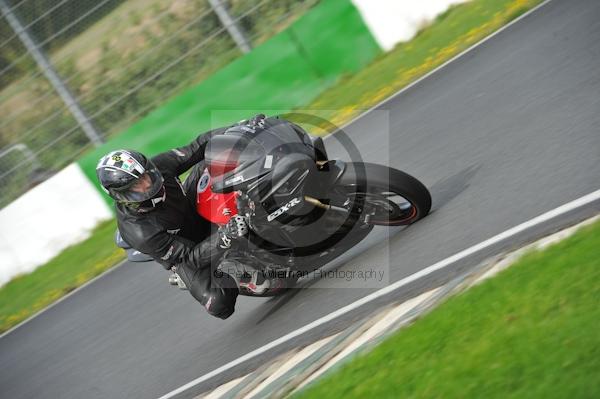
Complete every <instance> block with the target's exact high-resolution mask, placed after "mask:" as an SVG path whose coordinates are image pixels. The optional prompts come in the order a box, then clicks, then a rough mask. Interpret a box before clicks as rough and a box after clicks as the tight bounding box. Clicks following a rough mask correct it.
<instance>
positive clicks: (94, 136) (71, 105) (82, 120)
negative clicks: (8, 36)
mask: <svg viewBox="0 0 600 399" xmlns="http://www.w3.org/2000/svg"><path fill="white" fill-rule="evenodd" d="M0 10H1V11H2V14H3V15H4V17H5V18H6V20H7V22H8V24H9V25H10V27H11V28H12V29H13V30H14V31H15V34H17V36H18V37H19V39H20V40H21V42H23V45H24V46H25V48H26V49H27V51H28V52H29V54H30V55H31V56H32V57H33V59H34V60H35V62H36V63H37V65H38V67H39V68H40V69H41V70H42V73H43V74H44V76H46V79H48V81H49V82H50V84H51V85H52V87H54V90H56V92H57V93H58V95H59V96H60V98H61V99H62V100H63V102H64V103H65V104H66V106H67V108H68V109H69V111H70V112H71V114H73V117H75V120H76V121H77V123H78V124H79V126H81V129H82V130H83V132H84V133H85V135H86V136H87V137H88V138H89V139H90V141H91V142H92V143H93V144H94V145H96V146H99V145H100V144H102V143H103V140H102V138H101V137H100V135H99V134H98V132H97V131H96V129H95V128H94V126H93V125H92V123H91V121H90V120H89V118H88V117H87V115H86V114H85V112H84V111H83V109H81V107H80V106H79V103H78V102H77V100H76V99H75V97H74V96H73V94H71V92H70V91H69V89H68V88H67V87H66V85H65V84H64V82H63V81H62V80H61V78H60V77H59V76H58V73H56V71H55V70H54V68H53V67H52V64H51V63H50V60H49V59H48V58H47V57H46V56H45V54H44V53H43V52H42V50H41V49H40V48H39V47H38V46H37V45H36V43H35V41H34V39H33V37H31V36H30V35H29V33H28V32H27V29H26V28H25V27H24V26H23V25H22V24H21V21H19V18H18V17H17V16H16V15H15V14H14V13H13V11H12V9H11V8H10V7H9V6H8V4H6V2H5V1H4V0H0Z"/></svg>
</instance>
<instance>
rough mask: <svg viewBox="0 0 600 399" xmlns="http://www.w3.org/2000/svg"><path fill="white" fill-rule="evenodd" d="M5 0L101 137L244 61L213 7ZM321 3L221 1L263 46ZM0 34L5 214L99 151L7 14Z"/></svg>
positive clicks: (185, 1) (189, 2)
mask: <svg viewBox="0 0 600 399" xmlns="http://www.w3.org/2000/svg"><path fill="white" fill-rule="evenodd" d="M0 1H3V3H4V4H5V5H6V6H8V7H9V8H10V11H11V12H12V14H13V15H14V16H16V17H17V18H18V19H19V21H20V23H21V25H22V27H23V28H24V30H26V32H27V33H28V34H29V35H30V36H31V37H32V38H33V39H34V40H35V42H36V45H37V47H38V48H39V49H41V50H43V52H44V53H45V55H46V57H47V58H48V60H49V61H50V63H51V64H52V65H53V67H54V69H55V70H56V72H57V74H58V75H59V76H60V77H61V79H62V81H63V82H64V83H65V85H66V86H67V87H68V89H69V91H70V92H71V93H72V95H73V97H74V98H75V99H76V100H77V102H78V103H79V104H80V106H81V108H82V109H83V111H84V112H85V113H86V114H87V116H88V117H89V118H90V120H91V123H92V124H93V125H94V127H95V128H96V130H97V131H98V132H99V134H100V136H101V137H102V139H104V140H106V139H107V138H109V137H110V136H111V135H114V134H116V133H118V132H120V131H122V130H123V129H124V128H126V127H127V126H129V125H131V124H132V123H134V122H135V121H136V120H138V119H139V118H141V117H143V116H144V115H146V114H147V113H148V112H150V111H151V110H152V109H154V108H156V107H157V106H158V105H160V104H161V103H163V102H164V101H165V100H166V99H168V98H169V97H171V96H173V95H174V94H176V93H178V92H180V91H182V90H183V89H185V88H186V87H188V86H190V85H192V84H194V83H197V82H199V81H201V80H202V79H203V78H205V77H207V76H209V75H210V74H211V73H213V72H215V71H216V70H218V69H219V68H221V67H223V66H224V65H226V64H227V63H229V62H231V61H232V60H233V59H235V58H237V57H239V56H241V55H242V53H241V51H240V50H239V49H238V47H237V46H236V44H235V42H234V41H233V40H232V38H231V37H230V35H229V33H228V31H227V29H226V28H225V27H224V26H223V25H222V24H221V22H220V20H219V18H218V17H217V15H216V14H215V13H214V11H213V10H212V8H211V6H210V5H209V3H208V1H207V0H10V1H9V0H0ZM318 1H319V0H257V1H245V0H230V1H223V2H222V3H223V5H224V6H225V7H226V9H227V10H228V11H229V13H230V15H231V17H232V18H233V19H234V21H235V22H236V24H237V25H238V26H239V27H240V28H241V30H242V32H243V33H244V34H245V36H246V37H247V39H248V41H249V42H250V44H251V45H252V46H256V45H258V44H260V43H261V42H263V41H265V40H266V39H268V38H269V37H271V36H272V35H274V34H276V33H278V32H279V31H281V30H283V29H285V28H286V27H287V26H288V25H289V24H290V23H291V22H293V20H295V18H297V17H298V16H299V15H301V14H303V13H304V12H306V11H307V10H308V9H309V8H310V7H312V6H314V5H315V4H316V3H317V2H318ZM0 32H1V33H2V35H1V39H0V114H1V115H2V119H1V120H0V186H2V187H3V188H4V190H3V191H2V192H1V193H0V207H3V206H5V205H6V204H8V203H9V202H10V201H12V200H14V199H15V198H16V197H18V196H19V195H20V194H22V193H23V192H25V191H26V190H27V189H28V188H30V187H31V186H32V185H34V184H36V183H38V182H40V181H42V180H43V179H44V178H47V177H48V176H50V175H51V174H52V173H53V172H56V171H57V170H59V169H60V168H62V167H64V166H66V165H67V164H68V163H70V162H72V161H73V160H74V159H76V158H77V157H78V156H79V155H81V153H83V152H84V151H86V150H87V149H88V148H90V146H92V144H91V143H90V141H89V139H88V137H87V136H86V135H85V134H84V132H83V130H82V129H81V128H80V127H79V125H78V124H77V122H76V121H75V119H74V118H73V116H72V115H71V113H70V112H69V110H68V109H67V107H66V106H65V105H64V102H63V101H62V100H61V98H60V97H59V96H58V94H57V92H56V91H55V90H54V88H53V87H52V85H51V84H50V83H49V81H48V80H47V79H46V77H45V76H44V73H43V72H42V71H41V70H40V68H38V66H37V65H36V63H35V62H34V60H33V58H32V57H31V55H30V54H29V52H28V51H27V49H26V48H25V46H24V45H23V44H22V42H21V40H20V38H19V36H18V35H17V32H15V31H14V29H12V27H11V26H10V25H9V24H8V22H7V20H6V18H5V17H4V16H3V18H1V19H0ZM15 145H17V146H18V147H19V148H21V149H22V148H25V152H23V151H21V150H19V149H16V150H15V149H12V147H13V146H15Z"/></svg>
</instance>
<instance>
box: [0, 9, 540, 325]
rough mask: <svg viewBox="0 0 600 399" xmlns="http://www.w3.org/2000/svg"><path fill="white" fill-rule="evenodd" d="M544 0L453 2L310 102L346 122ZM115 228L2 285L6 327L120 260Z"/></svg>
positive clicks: (1, 314)
mask: <svg viewBox="0 0 600 399" xmlns="http://www.w3.org/2000/svg"><path fill="white" fill-rule="evenodd" d="M539 2H540V0H472V1H470V2H468V3H465V4H461V5H459V6H456V7H453V8H451V9H450V10H448V11H447V12H446V13H444V14H443V15H441V16H440V17H438V18H437V19H436V20H435V21H434V22H433V23H432V24H431V25H430V26H429V27H427V28H424V29H423V30H422V31H421V32H420V33H419V34H418V35H417V36H416V37H415V38H414V39H413V40H411V41H410V42H408V43H404V44H400V45H398V46H397V47H396V48H395V49H394V50H392V51H391V52H388V53H386V54H384V55H382V56H381V57H379V58H378V59H377V60H375V61H374V62H373V63H371V64H370V65H369V66H368V67H366V68H365V69H364V70H363V71H361V72H359V73H356V74H354V75H352V76H347V77H345V78H344V79H342V80H341V81H340V82H339V83H338V84H337V85H335V86H334V87H333V88H331V89H329V90H328V91H326V92H325V93H324V94H322V95H321V96H320V97H319V98H317V99H316V100H315V101H313V102H312V103H311V104H308V105H307V106H306V107H305V108H306V109H322V110H326V111H324V114H320V115H319V116H321V117H327V118H329V119H330V120H331V121H333V122H334V123H335V124H337V125H342V124H343V123H344V122H347V121H349V120H350V119H351V118H352V117H354V116H356V115H357V114H358V113H359V112H360V111H361V110H363V109H366V108H369V107H371V106H372V105H374V104H376V103H377V102H379V101H381V100H382V99H384V98H386V97H387V96H389V95H391V94H393V93H394V92H396V91H397V90H399V89H401V88H402V87H404V86H406V85H407V84H409V83H410V82H412V81H414V80H415V79H418V78H419V77H420V76H422V75H424V74H425V73H427V72H429V71H430V70H432V69H433V68H435V67H436V66H438V65H440V64H442V63H443V62H445V61H447V60H448V59H450V58H451V57H453V56H454V55H456V54H458V53H459V52H460V51H462V50H463V49H465V48H467V47H469V46H470V45H472V44H473V43H476V42H477V41H479V40H481V39H482V38H484V37H485V36H487V35H488V34H490V33H491V32H493V31H495V30H497V29H498V28H500V27H501V26H503V25H505V24H506V23H508V22H509V21H511V20H512V19H514V18H516V17H517V16H519V15H521V14H522V13H523V12H525V11H527V10H528V9H530V8H532V7H533V6H535V5H536V4H538V3H539ZM330 110H335V111H330ZM298 122H302V121H298ZM113 231H114V230H113V229H112V228H109V224H105V225H103V226H101V227H99V228H98V229H97V230H96V231H94V233H93V234H92V236H91V237H90V238H89V239H88V240H87V241H85V242H84V243H82V244H79V245H76V246H73V247H72V248H69V249H68V250H67V251H65V252H64V253H63V254H61V255H59V256H58V257H57V258H56V259H53V260H52V261H51V262H49V263H48V264H47V265H44V266H42V267H40V268H39V269H38V270H36V272H34V273H32V274H30V275H26V276H22V277H19V278H18V279H16V280H14V281H12V282H11V283H9V284H8V285H6V286H4V287H2V288H1V289H0V299H1V301H0V304H1V305H0V330H6V329H7V328H10V326H12V325H15V324H17V323H18V322H20V321H21V320H24V319H25V318H27V317H29V316H30V315H32V314H33V313H35V312H36V311H38V310H39V309H41V308H43V307H44V306H46V305H48V304H50V303H51V302H53V301H54V300H56V299H58V298H59V297H61V296H62V295H64V294H65V293H67V292H69V291H70V290H72V289H74V288H75V287H76V286H77V285H80V284H83V283H84V282H85V281H87V280H88V279H90V278H92V277H93V276H95V275H97V274H98V273H100V272H101V271H103V270H106V269H107V268H109V267H110V266H111V264H114V263H116V262H117V261H118V260H120V259H121V257H122V256H123V255H122V251H119V250H116V249H115V248H114V246H113V245H112V234H113ZM82 259H83V260H84V261H82ZM38 271H39V274H38ZM75 276H76V277H75ZM51 277H52V278H51ZM21 290H23V291H24V292H21Z"/></svg>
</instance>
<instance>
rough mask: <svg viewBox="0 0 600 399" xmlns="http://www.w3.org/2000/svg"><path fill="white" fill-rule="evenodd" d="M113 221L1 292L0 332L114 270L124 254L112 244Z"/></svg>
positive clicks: (114, 225) (15, 279)
mask: <svg viewBox="0 0 600 399" xmlns="http://www.w3.org/2000/svg"><path fill="white" fill-rule="evenodd" d="M115 229H116V223H115V222H114V221H112V220H111V221H108V222H105V223H102V224H101V225H99V226H98V227H97V228H96V229H95V230H94V231H93V233H92V235H91V236H90V237H89V238H88V239H87V240H85V241H84V242H82V243H80V244H77V245H74V246H72V247H69V248H67V249H65V250H64V251H63V252H61V253H60V255H58V256H57V257H55V258H54V259H52V260H51V261H50V262H48V263H46V264H45V265H43V266H40V267H39V268H37V269H36V270H35V271H33V272H32V273H30V274H26V275H22V276H19V277H16V278H14V279H12V280H11V281H10V282H8V283H7V284H6V285H5V286H3V287H2V289H0V332H2V331H6V330H8V329H9V328H10V327H12V326H14V325H16V324H18V323H20V322H21V321H23V320H25V319H26V318H28V317H29V316H31V315H32V314H34V313H35V312H37V311H39V310H41V309H43V308H45V307H46V306H48V305H50V304H51V303H52V302H54V301H56V300H57V299H59V298H60V297H62V296H64V295H65V294H67V293H68V292H70V291H72V290H74V289H75V288H77V287H79V286H80V285H82V284H84V283H85V282H87V281H89V280H91V279H92V278H93V277H95V276H97V275H99V274H100V273H102V272H104V271H105V270H108V269H110V268H111V267H113V266H114V265H115V264H116V263H117V262H119V261H120V260H121V259H123V258H124V255H125V252H124V251H123V250H121V249H119V248H117V247H116V246H115V244H114V242H113V234H114V232H115Z"/></svg>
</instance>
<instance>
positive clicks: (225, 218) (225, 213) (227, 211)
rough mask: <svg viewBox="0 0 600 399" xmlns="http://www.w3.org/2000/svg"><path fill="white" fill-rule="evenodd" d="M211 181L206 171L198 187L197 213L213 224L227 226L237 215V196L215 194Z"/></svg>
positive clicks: (234, 194)
mask: <svg viewBox="0 0 600 399" xmlns="http://www.w3.org/2000/svg"><path fill="white" fill-rule="evenodd" d="M211 180H212V178H211V175H210V173H209V171H208V169H204V173H202V176H200V179H199V180H198V185H197V186H196V211H197V212H198V214H200V216H202V217H203V218H204V219H206V220H208V221H209V222H211V223H215V224H226V223H227V222H229V219H231V217H232V216H234V215H237V204H236V198H237V194H236V193H235V192H233V193H228V194H220V193H213V192H212V190H211V188H210V185H211Z"/></svg>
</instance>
